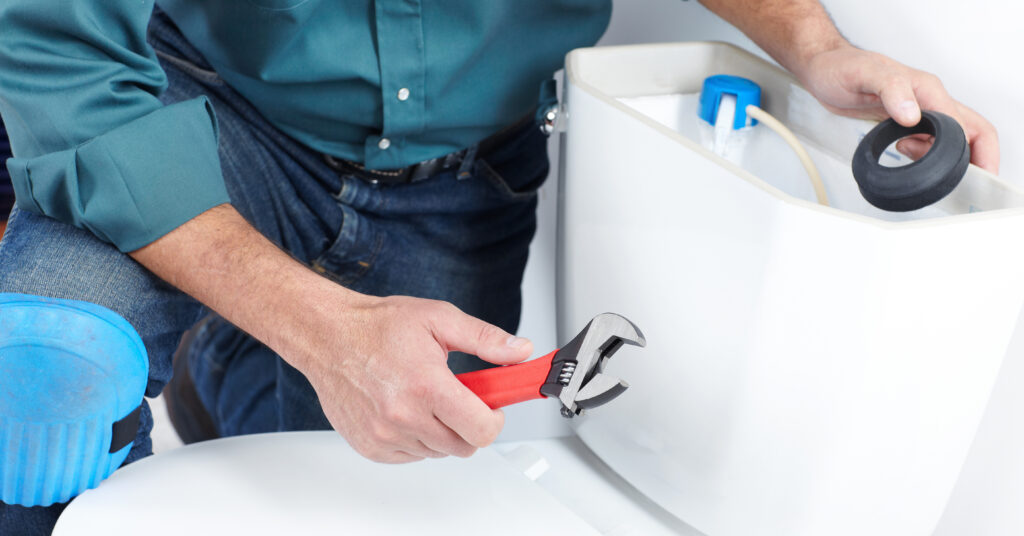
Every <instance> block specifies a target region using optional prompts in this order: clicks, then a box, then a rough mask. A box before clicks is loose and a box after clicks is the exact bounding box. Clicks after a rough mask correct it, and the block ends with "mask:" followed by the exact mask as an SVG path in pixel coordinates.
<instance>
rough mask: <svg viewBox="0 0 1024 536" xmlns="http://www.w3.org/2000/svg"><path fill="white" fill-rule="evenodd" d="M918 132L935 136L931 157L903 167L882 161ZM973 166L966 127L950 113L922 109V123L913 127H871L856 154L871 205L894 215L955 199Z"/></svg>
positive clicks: (891, 124)
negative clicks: (890, 149)
mask: <svg viewBox="0 0 1024 536" xmlns="http://www.w3.org/2000/svg"><path fill="white" fill-rule="evenodd" d="M912 134H930V135H932V136H934V137H935V142H934V144H933V145H932V148H931V150H929V151H928V153H927V154H925V155H924V156H923V157H921V158H920V159H919V160H917V161H916V162H913V163H911V164H908V165H906V166H902V167H886V166H883V165H881V164H879V163H878V159H879V157H881V156H882V152H883V151H885V149H886V147H888V146H889V145H890V144H892V142H894V141H896V140H899V139H902V138H905V137H907V136H910V135H912ZM970 162H971V149H970V146H968V145H967V138H966V137H965V136H964V131H963V129H962V128H960V124H959V123H957V122H956V120H955V119H953V118H952V117H950V116H948V115H946V114H943V113H939V112H933V111H922V112H921V122H919V123H918V124H917V125H915V126H913V127H905V126H902V125H900V124H899V123H897V122H896V121H893V120H892V119H887V120H885V121H883V122H881V123H879V124H878V125H876V126H875V128H873V129H871V131H870V132H868V134H867V135H866V136H864V139H862V140H861V141H860V144H859V145H858V146H857V151H856V152H855V153H853V178H854V179H856V181H857V186H858V187H860V193H861V195H863V196H864V199H866V200H867V201H868V203H871V204H872V205H874V206H876V207H878V208H880V209H882V210H888V211H890V212H909V211H911V210H917V209H919V208H924V207H927V206H928V205H931V204H932V203H935V202H936V201H939V200H940V199H942V198H943V197H946V196H947V195H949V193H950V192H952V191H953V189H954V188H956V186H957V185H958V184H960V180H961V179H963V177H964V174H965V173H967V165H968V164H969V163H970Z"/></svg>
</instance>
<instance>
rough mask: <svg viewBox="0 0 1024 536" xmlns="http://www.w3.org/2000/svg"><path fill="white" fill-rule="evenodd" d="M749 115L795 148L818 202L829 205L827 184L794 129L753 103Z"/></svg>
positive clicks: (794, 150)
mask: <svg viewBox="0 0 1024 536" xmlns="http://www.w3.org/2000/svg"><path fill="white" fill-rule="evenodd" d="M747 115H749V116H750V117H753V118H754V119H756V120H758V121H760V122H762V123H764V124H765V125H766V126H767V127H768V128H770V129H772V130H774V131H775V133H776V134H778V135H779V136H780V137H781V138H782V139H783V140H785V142H786V143H788V144H789V146H790V147H792V148H793V152H795V153H796V156H797V157H798V158H800V163H801V164H803V166H804V169H805V170H807V175H808V176H810V179H811V184H812V185H813V186H814V195H815V197H817V198H818V203H819V204H821V205H825V206H828V195H827V194H826V193H825V184H824V183H823V182H821V174H820V173H818V168H817V167H815V165H814V161H813V160H811V155H809V154H807V150H806V149H804V146H803V144H801V143H800V140H798V139H797V138H796V135H795V134H793V131H791V130H789V129H788V128H786V125H783V124H782V123H781V122H780V121H779V120H778V119H775V118H774V117H772V115H771V114H769V113H768V112H766V111H764V110H762V109H761V108H758V107H757V106H754V105H753V104H748V105H747Z"/></svg>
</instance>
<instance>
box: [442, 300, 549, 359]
mask: <svg viewBox="0 0 1024 536" xmlns="http://www.w3.org/2000/svg"><path fill="white" fill-rule="evenodd" d="M452 309H453V310H452V312H451V314H448V315H445V316H444V317H443V319H442V320H441V323H440V324H439V325H435V329H434V335H435V336H436V337H437V339H438V342H440V343H441V344H442V345H443V346H445V347H446V348H447V349H448V351H452V350H458V351H460V352H466V353H467V354H473V355H475V356H477V357H479V358H480V359H483V360H484V361H487V362H490V363H494V364H497V365H511V364H513V363H518V362H520V361H522V360H524V359H526V358H527V357H530V354H531V353H533V343H531V342H530V340H529V339H525V338H523V337H516V336H515V335H509V334H508V332H506V331H505V330H503V329H501V328H499V327H498V326H495V325H493V324H489V323H487V322H484V321H483V320H480V319H479V318H475V317H472V316H470V315H467V314H466V313H463V312H462V311H460V310H459V309H458V308H454V307H453V308H452Z"/></svg>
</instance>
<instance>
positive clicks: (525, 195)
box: [477, 159, 537, 201]
mask: <svg viewBox="0 0 1024 536" xmlns="http://www.w3.org/2000/svg"><path fill="white" fill-rule="evenodd" d="M477 162H478V163H479V164H480V166H481V169H482V170H483V171H484V178H485V179H486V180H487V182H489V183H491V184H492V185H493V186H495V187H496V188H497V189H498V191H499V193H501V194H502V195H503V196H505V197H507V198H508V199H510V200H512V201H526V200H529V199H532V198H534V197H537V190H530V191H527V192H516V191H515V190H513V189H512V187H511V186H509V185H508V182H506V181H505V178H504V177H502V176H501V174H500V173H498V172H497V171H495V170H494V168H493V167H491V165H490V164H489V163H487V161H486V160H483V159H478V160H477Z"/></svg>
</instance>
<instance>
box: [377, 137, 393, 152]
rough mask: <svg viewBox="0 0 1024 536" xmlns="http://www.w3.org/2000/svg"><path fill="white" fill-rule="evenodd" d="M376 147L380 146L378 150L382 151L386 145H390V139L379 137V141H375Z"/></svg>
mask: <svg viewBox="0 0 1024 536" xmlns="http://www.w3.org/2000/svg"><path fill="white" fill-rule="evenodd" d="M377 147H380V150H381V151H383V150H385V149H387V148H388V147H391V140H389V139H387V138H381V139H380V141H378V142H377Z"/></svg>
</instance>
